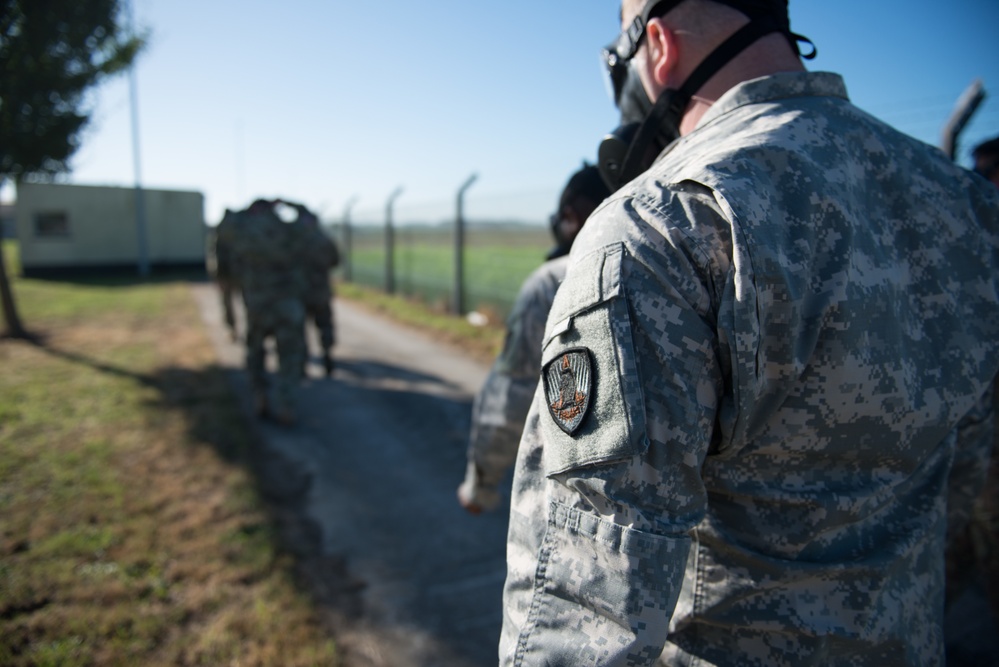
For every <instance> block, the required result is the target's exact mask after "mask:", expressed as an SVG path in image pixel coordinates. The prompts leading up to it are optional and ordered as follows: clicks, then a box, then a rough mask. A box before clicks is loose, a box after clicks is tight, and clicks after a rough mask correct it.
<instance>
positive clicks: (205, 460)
mask: <svg viewBox="0 0 999 667" xmlns="http://www.w3.org/2000/svg"><path fill="white" fill-rule="evenodd" d="M4 252H5V253H6V255H5V257H6V260H7V267H8V271H9V272H10V274H12V275H13V274H15V273H16V272H17V264H16V262H17V258H16V246H14V245H13V244H9V243H5V244H4ZM13 286H14V292H15V297H16V299H17V305H18V308H19V311H20V314H21V317H22V319H23V321H24V323H25V325H26V326H27V327H28V328H29V330H31V331H32V332H33V333H34V334H36V335H38V338H37V340H35V341H34V342H28V341H19V340H9V339H8V340H0V367H2V368H3V372H2V373H0V516H2V517H3V519H2V521H0V664H2V665H5V666H10V667H20V666H28V665H32V666H36V665H37V666H46V665H53V666H55V665H59V666H63V667H84V666H91V665H101V666H104V665H108V666H117V665H149V666H157V665H255V666H265V665H275V666H277V665H281V666H286V665H291V666H297V665H302V666H305V665H335V664H337V653H336V647H335V646H334V644H333V641H332V639H331V636H330V632H329V627H328V626H327V624H326V622H325V620H324V618H323V617H322V616H321V614H320V612H319V611H318V610H317V608H316V607H315V606H314V605H313V604H312V601H311V600H310V599H309V597H308V596H307V595H306V594H305V593H304V592H303V591H302V590H301V586H300V582H298V581H297V580H296V569H295V563H294V559H293V557H292V556H291V555H290V554H289V553H287V552H286V551H284V550H283V549H282V548H281V546H280V540H279V538H278V528H277V526H276V523H275V520H274V517H273V515H272V513H271V512H270V510H269V509H268V507H267V505H266V504H265V502H264V501H263V500H262V498H261V496H260V495H259V493H258V491H257V487H256V485H255V481H254V478H253V475H252V473H251V472H250V469H249V462H250V459H251V453H252V448H253V445H254V440H253V434H252V432H251V431H250V430H249V428H248V425H247V423H246V421H245V419H244V417H243V414H242V412H241V410H240V408H239V406H238V405H237V404H236V402H235V399H234V397H233V395H232V393H231V391H230V389H229V386H228V383H227V380H226V377H225V374H224V373H225V371H224V370H223V369H221V368H219V367H217V366H215V365H214V352H213V350H212V348H211V346H210V345H209V343H208V340H207V338H206V336H205V334H204V332H203V330H202V328H201V327H200V325H198V326H191V324H192V323H194V322H198V313H197V311H196V309H195V306H194V304H193V301H192V299H191V298H190V295H189V293H188V288H187V287H186V285H184V284H182V283H161V284H149V283H146V284H126V283H121V284H103V285H97V284H90V285H87V284H79V283H67V282H53V281H36V280H14V281H13Z"/></svg>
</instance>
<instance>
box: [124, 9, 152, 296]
mask: <svg viewBox="0 0 999 667" xmlns="http://www.w3.org/2000/svg"><path fill="white" fill-rule="evenodd" d="M128 9H129V22H130V24H131V29H132V32H133V33H135V0H132V2H130V3H128ZM135 68H136V64H135V62H133V63H132V65H131V67H129V68H128V81H129V86H128V87H129V97H130V98H131V108H132V164H133V167H134V170H135V237H136V239H137V241H138V252H139V267H138V268H139V276H141V277H143V278H145V277H146V276H148V275H149V250H148V246H147V243H146V202H145V198H144V196H143V192H142V159H141V157H140V153H139V91H138V83H137V76H136V73H135Z"/></svg>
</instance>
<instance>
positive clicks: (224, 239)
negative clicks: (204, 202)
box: [208, 208, 239, 340]
mask: <svg viewBox="0 0 999 667" xmlns="http://www.w3.org/2000/svg"><path fill="white" fill-rule="evenodd" d="M236 220H237V216H236V212H235V211H232V210H230V209H228V208H227V209H226V210H225V215H223V216H222V221H221V222H220V223H219V224H218V225H217V226H216V227H215V232H214V233H213V234H212V235H211V239H212V248H211V252H209V265H208V271H209V274H210V275H211V276H212V278H214V279H215V283H216V284H217V285H218V287H219V292H220V294H221V297H222V311H223V312H224V313H225V323H226V326H228V327H229V334H230V335H231V336H232V339H233V340H236V338H237V337H238V332H237V331H236V317H235V314H234V311H233V308H232V295H233V292H235V291H236V290H237V289H239V283H238V281H237V280H236V268H235V266H234V260H233V250H232V249H233V237H234V236H235V234H236V230H235V227H236Z"/></svg>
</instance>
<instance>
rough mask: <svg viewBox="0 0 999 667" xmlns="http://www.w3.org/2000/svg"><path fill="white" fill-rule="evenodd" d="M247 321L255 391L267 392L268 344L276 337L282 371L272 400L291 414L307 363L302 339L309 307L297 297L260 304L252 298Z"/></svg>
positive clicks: (248, 354) (248, 366)
mask: <svg viewBox="0 0 999 667" xmlns="http://www.w3.org/2000/svg"><path fill="white" fill-rule="evenodd" d="M246 319H247V330H246V369H247V371H248V372H249V374H250V382H251V383H252V385H253V390H254V392H255V393H257V394H258V395H259V394H261V393H262V392H266V391H267V370H266V365H265V362H266V350H265V348H264V341H265V339H266V338H267V337H268V336H273V337H274V340H275V343H276V344H277V354H278V372H277V373H276V374H275V377H274V386H273V392H271V398H272V400H273V405H274V408H275V409H276V410H277V411H278V412H280V413H285V414H287V413H289V412H291V411H292V410H293V407H294V406H293V396H294V390H295V387H296V386H297V385H298V382H299V380H300V378H301V373H302V364H304V363H305V346H304V341H303V340H302V327H303V326H304V325H305V308H304V307H303V306H302V303H301V302H300V301H299V300H298V299H294V298H286V299H280V300H276V301H256V302H255V301H254V300H253V299H252V298H249V299H247V300H246Z"/></svg>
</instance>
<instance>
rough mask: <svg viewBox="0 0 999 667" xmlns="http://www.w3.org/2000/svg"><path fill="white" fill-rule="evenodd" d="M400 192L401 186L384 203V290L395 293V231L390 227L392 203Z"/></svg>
mask: <svg viewBox="0 0 999 667" xmlns="http://www.w3.org/2000/svg"><path fill="white" fill-rule="evenodd" d="M401 194H402V186H399V187H398V188H396V189H395V192H393V193H392V194H391V195H389V198H388V202H387V203H386V204H385V292H386V294H395V264H394V260H395V231H394V230H393V228H392V203H393V202H394V201H395V200H396V199H397V198H398V197H399V195H401Z"/></svg>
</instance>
